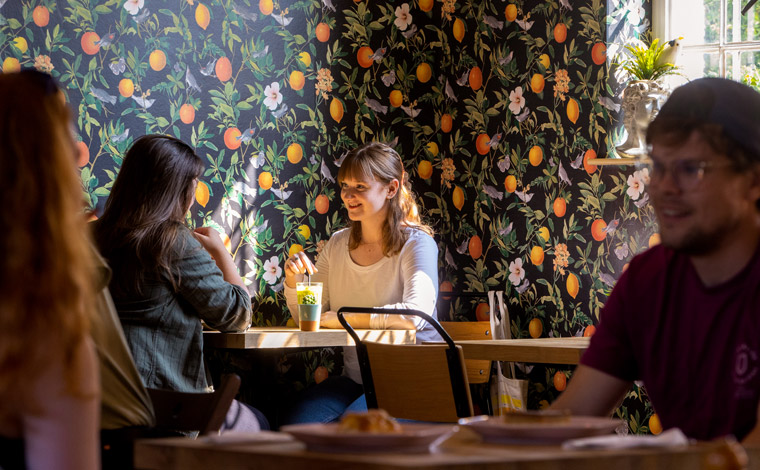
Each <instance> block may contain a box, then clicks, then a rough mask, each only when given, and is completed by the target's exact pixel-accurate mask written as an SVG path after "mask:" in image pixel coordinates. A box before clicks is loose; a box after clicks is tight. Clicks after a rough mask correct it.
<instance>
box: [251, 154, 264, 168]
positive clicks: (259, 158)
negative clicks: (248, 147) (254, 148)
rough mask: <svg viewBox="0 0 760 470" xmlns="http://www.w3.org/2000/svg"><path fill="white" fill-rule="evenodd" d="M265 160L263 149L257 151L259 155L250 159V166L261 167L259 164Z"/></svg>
mask: <svg viewBox="0 0 760 470" xmlns="http://www.w3.org/2000/svg"><path fill="white" fill-rule="evenodd" d="M265 160H266V159H265V158H264V151H263V150H261V151H259V155H258V156H257V157H256V158H254V159H251V166H253V167H254V168H256V169H259V168H261V165H263V164H264V161H265Z"/></svg>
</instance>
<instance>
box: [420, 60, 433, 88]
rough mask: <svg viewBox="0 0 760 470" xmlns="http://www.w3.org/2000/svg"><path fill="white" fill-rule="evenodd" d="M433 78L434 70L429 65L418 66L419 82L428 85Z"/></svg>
mask: <svg viewBox="0 0 760 470" xmlns="http://www.w3.org/2000/svg"><path fill="white" fill-rule="evenodd" d="M432 76H433V70H432V69H431V68H430V65H429V64H427V63H425V62H423V63H421V64H420V65H418V66H417V80H419V81H420V83H427V82H428V80H430V77H432Z"/></svg>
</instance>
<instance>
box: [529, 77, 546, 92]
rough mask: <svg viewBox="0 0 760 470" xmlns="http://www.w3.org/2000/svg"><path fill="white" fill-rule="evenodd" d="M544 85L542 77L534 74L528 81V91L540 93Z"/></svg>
mask: <svg viewBox="0 0 760 470" xmlns="http://www.w3.org/2000/svg"><path fill="white" fill-rule="evenodd" d="M545 84H546V82H545V81H544V76H543V75H541V74H540V73H534V74H533V77H531V79H530V89H531V90H533V93H541V92H542V91H544V85H545Z"/></svg>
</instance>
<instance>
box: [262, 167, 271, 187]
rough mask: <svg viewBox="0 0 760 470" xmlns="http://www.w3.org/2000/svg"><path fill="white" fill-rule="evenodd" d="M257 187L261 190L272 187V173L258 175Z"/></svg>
mask: <svg viewBox="0 0 760 470" xmlns="http://www.w3.org/2000/svg"><path fill="white" fill-rule="evenodd" d="M259 187H260V188H261V189H263V190H267V189H269V188H271V187H272V173H270V172H268V171H262V172H261V173H259Z"/></svg>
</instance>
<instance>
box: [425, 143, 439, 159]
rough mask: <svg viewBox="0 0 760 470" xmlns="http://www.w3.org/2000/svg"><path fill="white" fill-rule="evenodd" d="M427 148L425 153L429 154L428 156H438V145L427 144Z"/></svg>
mask: <svg viewBox="0 0 760 470" xmlns="http://www.w3.org/2000/svg"><path fill="white" fill-rule="evenodd" d="M425 147H426V148H427V151H428V152H430V154H431V155H432V156H434V157H437V156H438V144H436V143H435V142H428V143H427V145H426V146H425Z"/></svg>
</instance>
